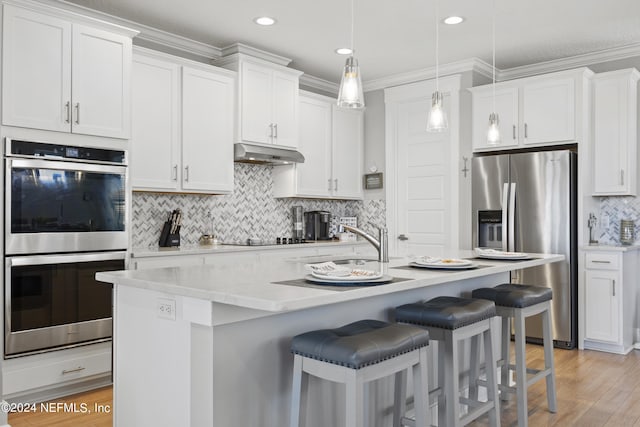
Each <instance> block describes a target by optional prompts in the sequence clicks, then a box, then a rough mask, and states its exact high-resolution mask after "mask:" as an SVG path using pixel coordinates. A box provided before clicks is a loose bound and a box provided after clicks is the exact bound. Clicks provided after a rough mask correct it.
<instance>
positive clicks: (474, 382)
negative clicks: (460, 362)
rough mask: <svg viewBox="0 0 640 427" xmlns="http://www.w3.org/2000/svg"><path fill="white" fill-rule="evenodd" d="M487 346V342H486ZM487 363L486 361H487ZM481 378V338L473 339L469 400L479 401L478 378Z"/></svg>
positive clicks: (474, 337)
mask: <svg viewBox="0 0 640 427" xmlns="http://www.w3.org/2000/svg"><path fill="white" fill-rule="evenodd" d="M485 345H487V344H486V341H485ZM485 363H487V362H486V359H485ZM479 377H480V336H479V335H474V336H473V337H471V358H470V359H469V399H470V400H478V378H479Z"/></svg>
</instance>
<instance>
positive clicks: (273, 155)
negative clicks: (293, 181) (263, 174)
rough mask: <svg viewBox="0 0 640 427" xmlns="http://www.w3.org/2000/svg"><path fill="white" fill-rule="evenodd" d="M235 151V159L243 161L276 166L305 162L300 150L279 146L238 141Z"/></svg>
mask: <svg viewBox="0 0 640 427" xmlns="http://www.w3.org/2000/svg"><path fill="white" fill-rule="evenodd" d="M233 152H234V160H235V161H236V162H242V163H255V164H260V165H274V166H279V165H290V164H292V163H304V156H303V155H302V153H300V152H299V151H295V150H287V149H284V148H278V147H269V146H264V145H253V144H247V143H237V144H234V150H233Z"/></svg>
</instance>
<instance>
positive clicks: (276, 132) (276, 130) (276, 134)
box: [273, 123, 278, 139]
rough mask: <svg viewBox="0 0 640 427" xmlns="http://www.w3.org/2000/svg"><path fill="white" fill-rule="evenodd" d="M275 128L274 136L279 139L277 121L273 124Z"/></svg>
mask: <svg viewBox="0 0 640 427" xmlns="http://www.w3.org/2000/svg"><path fill="white" fill-rule="evenodd" d="M273 129H274V135H273V137H274V138H275V139H278V124H277V123H276V124H275V125H273Z"/></svg>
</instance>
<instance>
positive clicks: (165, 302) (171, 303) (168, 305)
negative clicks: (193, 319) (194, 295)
mask: <svg viewBox="0 0 640 427" xmlns="http://www.w3.org/2000/svg"><path fill="white" fill-rule="evenodd" d="M156 313H157V314H158V317H159V318H161V319H169V320H176V300H173V299H168V298H158V299H157V300H156Z"/></svg>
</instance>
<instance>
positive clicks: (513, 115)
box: [472, 87, 518, 150]
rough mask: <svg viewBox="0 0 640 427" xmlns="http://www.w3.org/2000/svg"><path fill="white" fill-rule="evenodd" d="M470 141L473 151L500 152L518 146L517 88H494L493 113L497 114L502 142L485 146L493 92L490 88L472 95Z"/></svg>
mask: <svg viewBox="0 0 640 427" xmlns="http://www.w3.org/2000/svg"><path fill="white" fill-rule="evenodd" d="M472 108H473V112H472V121H473V125H472V126H473V128H472V132H473V135H472V139H473V149H474V150H502V149H504V148H509V147H516V146H517V145H518V88H516V87H499V88H496V96H495V112H496V113H498V117H499V120H500V121H499V126H500V134H501V136H502V142H501V143H500V144H499V145H497V146H490V145H487V130H488V129H489V114H491V113H492V112H493V111H494V100H493V90H492V89H491V88H490V87H487V88H483V90H482V91H478V92H474V93H473V103H472Z"/></svg>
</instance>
